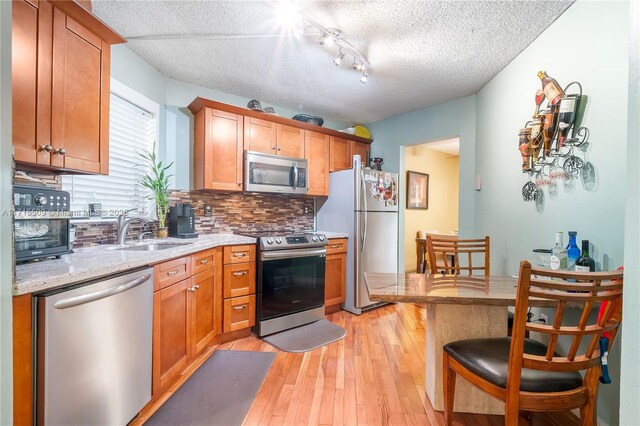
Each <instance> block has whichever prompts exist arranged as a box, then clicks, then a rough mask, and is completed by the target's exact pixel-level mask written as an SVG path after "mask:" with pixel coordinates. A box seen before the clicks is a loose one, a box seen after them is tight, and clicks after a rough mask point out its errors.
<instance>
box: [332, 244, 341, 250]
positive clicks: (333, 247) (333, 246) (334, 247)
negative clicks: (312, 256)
mask: <svg viewBox="0 0 640 426" xmlns="http://www.w3.org/2000/svg"><path fill="white" fill-rule="evenodd" d="M331 248H332V249H337V248H340V245H339V244H333V245H332V246H331Z"/></svg>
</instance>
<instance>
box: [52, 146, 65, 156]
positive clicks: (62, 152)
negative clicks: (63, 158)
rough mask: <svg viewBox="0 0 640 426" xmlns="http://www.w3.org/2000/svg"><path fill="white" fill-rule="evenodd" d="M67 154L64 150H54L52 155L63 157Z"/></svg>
mask: <svg viewBox="0 0 640 426" xmlns="http://www.w3.org/2000/svg"><path fill="white" fill-rule="evenodd" d="M66 153H67V151H66V150H65V149H64V148H56V149H55V150H54V151H53V154H54V155H55V154H58V155H65V154H66Z"/></svg>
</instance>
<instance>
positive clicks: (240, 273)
mask: <svg viewBox="0 0 640 426" xmlns="http://www.w3.org/2000/svg"><path fill="white" fill-rule="evenodd" d="M233 275H235V276H236V277H241V276H243V275H247V271H242V272H234V273H233Z"/></svg>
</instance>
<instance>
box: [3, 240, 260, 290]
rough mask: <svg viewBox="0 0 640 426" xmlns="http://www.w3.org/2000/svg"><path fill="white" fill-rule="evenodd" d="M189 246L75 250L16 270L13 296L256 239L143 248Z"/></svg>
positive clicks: (196, 241) (178, 241)
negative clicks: (164, 247) (133, 249)
mask: <svg viewBox="0 0 640 426" xmlns="http://www.w3.org/2000/svg"><path fill="white" fill-rule="evenodd" d="M150 242H151V243H153V242H158V243H188V244H185V245H181V246H179V247H175V248H170V249H165V250H157V251H129V250H118V248H121V247H123V246H117V245H101V246H95V247H86V248H80V249H76V250H74V253H71V254H67V255H64V256H62V258H61V259H53V260H44V261H41V262H35V263H28V264H24V265H18V266H16V278H15V282H14V284H13V295H14V296H18V295H21V294H26V293H36V292H42V291H45V290H51V289H54V288H57V287H63V286H67V285H70V284H77V283H81V282H84V281H90V280H94V279H96V278H101V277H105V276H108V275H112V274H117V273H120V272H125V271H127V270H130V269H135V268H139V267H143V266H147V265H152V264H156V263H160V262H164V261H166V260H169V259H173V258H177V257H181V256H186V255H189V254H192V253H196V252H199V251H202V250H207V249H210V248H213V247H217V246H225V245H236V244H255V242H256V240H255V238H250V237H245V236H242V235H234V234H208V235H200V236H199V237H198V238H193V239H182V238H168V239H164V240H145V241H144V243H143V244H148V243H150Z"/></svg>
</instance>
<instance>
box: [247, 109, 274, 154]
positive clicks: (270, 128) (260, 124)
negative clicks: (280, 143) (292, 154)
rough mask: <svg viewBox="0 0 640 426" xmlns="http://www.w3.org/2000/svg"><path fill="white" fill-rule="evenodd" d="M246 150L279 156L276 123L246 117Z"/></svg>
mask: <svg viewBox="0 0 640 426" xmlns="http://www.w3.org/2000/svg"><path fill="white" fill-rule="evenodd" d="M244 150H245V151H255V152H263V153H265V154H277V147H276V123H272V122H270V121H266V120H261V119H259V118H255V117H245V120H244Z"/></svg>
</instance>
